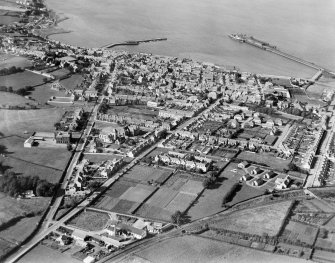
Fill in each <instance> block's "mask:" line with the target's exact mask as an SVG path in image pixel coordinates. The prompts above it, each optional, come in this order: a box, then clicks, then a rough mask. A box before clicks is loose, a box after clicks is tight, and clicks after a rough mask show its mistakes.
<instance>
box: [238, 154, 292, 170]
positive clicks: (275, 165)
mask: <svg viewBox="0 0 335 263" xmlns="http://www.w3.org/2000/svg"><path fill="white" fill-rule="evenodd" d="M237 158H239V159H242V160H246V161H251V162H255V163H259V164H262V163H263V164H266V165H268V166H269V168H270V169H271V168H272V169H275V170H278V171H283V170H284V169H288V165H289V163H290V159H287V160H284V159H280V158H277V157H275V156H272V155H270V154H269V153H250V152H241V153H240V154H239V155H238V156H237Z"/></svg>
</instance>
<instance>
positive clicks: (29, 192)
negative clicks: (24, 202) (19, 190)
mask: <svg viewBox="0 0 335 263" xmlns="http://www.w3.org/2000/svg"><path fill="white" fill-rule="evenodd" d="M23 195H24V197H25V198H32V197H35V195H34V191H33V190H27V191H25V192H24V193H23Z"/></svg>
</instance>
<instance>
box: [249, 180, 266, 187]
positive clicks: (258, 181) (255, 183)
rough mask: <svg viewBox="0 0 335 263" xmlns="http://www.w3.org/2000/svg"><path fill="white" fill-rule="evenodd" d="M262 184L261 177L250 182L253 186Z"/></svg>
mask: <svg viewBox="0 0 335 263" xmlns="http://www.w3.org/2000/svg"><path fill="white" fill-rule="evenodd" d="M262 184H264V180H263V179H262V178H257V179H256V180H255V181H253V182H252V185H253V186H260V185H262Z"/></svg>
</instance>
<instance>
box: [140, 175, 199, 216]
mask: <svg viewBox="0 0 335 263" xmlns="http://www.w3.org/2000/svg"><path fill="white" fill-rule="evenodd" d="M202 190H203V186H202V182H201V181H195V180H192V179H188V178H184V177H181V176H178V175H173V176H171V177H170V178H169V179H168V180H167V182H165V183H164V185H163V186H161V187H160V188H159V190H158V191H157V192H155V193H154V194H153V195H152V196H151V197H150V199H149V200H148V201H147V202H146V203H145V204H144V205H142V206H141V207H140V208H139V209H138V211H136V214H137V215H139V216H142V217H149V218H152V219H157V220H162V221H170V220H171V215H172V214H173V213H174V212H176V211H178V210H179V211H182V212H184V211H186V210H187V209H188V208H189V207H190V205H191V204H192V202H193V201H194V200H195V198H196V197H197V195H198V194H199V193H200V192H201V191H202Z"/></svg>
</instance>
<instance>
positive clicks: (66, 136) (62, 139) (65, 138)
mask: <svg viewBox="0 0 335 263" xmlns="http://www.w3.org/2000/svg"><path fill="white" fill-rule="evenodd" d="M71 137H72V134H71V133H70V132H56V133H55V140H56V143H60V144H69V143H71Z"/></svg>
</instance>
